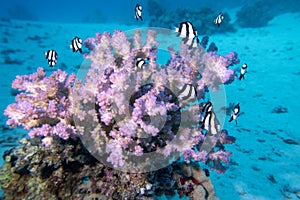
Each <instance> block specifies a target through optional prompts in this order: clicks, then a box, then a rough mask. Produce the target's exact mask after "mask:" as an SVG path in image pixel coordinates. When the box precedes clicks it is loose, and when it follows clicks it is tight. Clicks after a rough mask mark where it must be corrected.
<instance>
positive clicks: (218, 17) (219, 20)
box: [214, 12, 224, 27]
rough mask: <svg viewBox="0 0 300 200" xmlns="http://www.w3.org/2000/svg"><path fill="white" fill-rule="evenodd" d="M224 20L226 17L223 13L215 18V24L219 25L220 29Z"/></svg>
mask: <svg viewBox="0 0 300 200" xmlns="http://www.w3.org/2000/svg"><path fill="white" fill-rule="evenodd" d="M223 19H224V15H223V14H222V12H220V13H219V14H218V16H217V17H216V18H215V20H214V23H215V24H216V25H218V27H220V24H221V23H222V21H223Z"/></svg>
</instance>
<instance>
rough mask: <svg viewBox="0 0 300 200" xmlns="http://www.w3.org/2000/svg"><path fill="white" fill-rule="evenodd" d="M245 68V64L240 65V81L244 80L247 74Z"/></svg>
mask: <svg viewBox="0 0 300 200" xmlns="http://www.w3.org/2000/svg"><path fill="white" fill-rule="evenodd" d="M247 68H248V65H247V64H246V63H244V64H243V65H242V67H241V71H240V77H239V79H240V80H242V79H245V74H246V73H247Z"/></svg>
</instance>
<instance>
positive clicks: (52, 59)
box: [45, 49, 58, 67]
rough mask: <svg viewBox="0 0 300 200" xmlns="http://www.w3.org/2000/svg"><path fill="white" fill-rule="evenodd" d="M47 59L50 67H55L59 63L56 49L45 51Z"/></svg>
mask: <svg viewBox="0 0 300 200" xmlns="http://www.w3.org/2000/svg"><path fill="white" fill-rule="evenodd" d="M45 56H46V59H47V60H48V64H49V66H50V67H53V66H54V65H56V63H57V58H58V54H57V52H56V51H55V50H53V49H52V50H48V51H47V52H45Z"/></svg>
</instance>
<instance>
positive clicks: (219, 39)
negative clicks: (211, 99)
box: [0, 0, 300, 200]
mask: <svg viewBox="0 0 300 200" xmlns="http://www.w3.org/2000/svg"><path fill="white" fill-rule="evenodd" d="M0 2H1V4H0V5H1V7H0V18H1V19H2V20H1V21H2V22H1V26H0V34H1V38H0V41H1V43H0V51H1V55H0V56H1V59H0V69H1V70H0V76H1V81H0V82H1V84H0V94H1V95H0V100H1V102H0V112H1V113H3V112H4V109H5V108H6V106H7V105H8V104H10V103H13V102H14V98H15V96H14V91H13V90H11V89H10V87H11V83H12V81H13V80H14V78H15V76H16V75H22V74H29V73H32V72H34V71H36V68H37V67H38V66H44V67H45V68H46V70H47V73H51V72H52V71H53V70H52V69H49V68H48V66H47V63H46V60H45V58H44V55H43V54H44V52H45V51H46V50H47V49H49V48H55V49H56V50H58V51H59V63H58V65H57V66H56V67H57V68H62V69H64V70H67V71H74V70H76V69H78V68H76V66H77V65H78V63H79V64H80V63H81V62H82V61H83V58H82V57H81V56H80V55H79V54H78V55H76V57H74V55H73V53H72V52H71V51H70V49H69V43H70V39H72V38H73V37H74V36H75V35H80V37H81V38H83V39H84V38H86V37H90V36H94V35H95V32H97V31H99V32H103V31H109V32H112V31H113V30H114V29H120V30H123V31H126V30H131V29H134V28H139V27H147V25H148V20H149V16H150V13H149V12H150V11H149V10H147V9H146V6H147V4H148V1H146V0H141V1H139V2H136V1H132V0H129V1H122V0H119V1H100V0H98V1H96V0H92V1H91V0H90V1H79V0H76V1H71V0H65V1H58V0H52V1H51V2H49V1H48V2H45V1H37V0H28V1H20V0H15V1H3V0H1V1H0ZM251 2H253V1H252V0H241V1H238V0H231V1H221V0H216V1H212V0H192V1H188V2H187V1H179V0H177V1H174V0H173V1H171V0H165V1H159V4H160V5H161V6H162V7H163V8H165V9H167V10H168V11H172V10H173V11H174V12H176V8H182V7H184V8H187V9H194V10H195V9H198V8H199V9H200V8H201V7H202V6H207V7H209V8H212V9H213V10H216V11H218V12H219V11H224V12H225V11H226V12H228V13H229V15H230V17H231V19H232V23H233V24H234V20H235V18H236V16H235V13H236V11H237V10H239V9H240V8H241V7H242V6H244V5H248V4H250V3H251ZM266 2H268V3H269V6H270V8H271V7H274V6H277V7H278V8H279V9H277V11H276V15H275V17H274V18H273V19H272V20H270V22H269V23H268V24H267V25H266V26H263V27H259V28H242V27H239V26H238V25H235V26H236V28H237V31H236V32H233V33H224V34H222V33H217V34H211V35H209V36H210V41H214V42H215V43H216V44H217V46H218V47H219V53H221V54H226V53H228V52H230V51H236V52H238V53H239V57H240V59H241V64H242V63H243V62H246V63H247V64H248V66H249V70H248V73H247V74H246V79H245V80H243V81H236V82H235V83H233V84H232V85H229V86H226V96H227V99H226V100H227V104H228V105H229V104H230V103H237V102H239V103H240V104H241V109H242V112H244V114H243V115H242V116H240V118H239V119H238V125H235V124H234V123H225V124H224V128H226V129H227V130H228V131H229V133H230V134H231V135H233V136H235V137H236V138H237V141H236V144H235V145H232V146H230V145H229V146H228V147H226V148H228V150H230V151H231V152H233V156H232V157H231V163H230V165H229V166H228V170H227V172H226V173H225V174H222V175H219V174H216V173H215V172H211V178H212V181H213V184H214V186H215V189H216V192H217V196H218V197H219V198H220V199H221V200H223V199H225V200H232V199H264V200H265V199H300V164H299V163H300V162H299V160H300V131H299V128H298V124H299V120H300V115H299V113H300V106H299V99H300V92H299V88H300V83H299V80H300V79H299V78H300V56H299V55H300V37H299V35H300V14H299V13H300V1H297V0H286V1H282V0H277V1H275V0H273V1H270V0H266ZM136 3H140V4H141V5H143V7H144V12H143V18H144V21H143V22H140V21H138V22H137V21H136V20H135V19H134V17H133V16H134V12H133V9H134V6H135V4H136ZM258 10H259V9H258ZM265 12H268V10H266V11H265ZM253 17H254V18H255V17H257V16H256V15H253ZM257 20H259V19H257ZM6 21H9V22H6ZM173 25H174V26H175V25H176V24H173ZM173 25H172V26H173ZM46 33H47V34H46ZM35 36H37V37H40V39H39V40H38V41H36V40H34V39H32V40H31V39H30V38H34V37H35ZM28 38H29V39H28ZM4 41H6V42H4ZM8 50H10V51H8ZM7 56H9V59H11V61H12V62H6V61H7V59H6V58H7ZM13 61H14V62H13ZM0 119H1V121H0V123H1V124H0V125H1V129H0V134H1V140H0V147H1V149H0V153H1V154H3V152H4V151H5V150H7V149H9V148H11V147H13V146H15V145H17V140H18V139H19V138H21V137H25V136H26V132H25V131H23V130H21V129H8V127H7V126H6V125H5V121H6V118H5V117H4V116H3V115H1V117H0ZM2 163H3V160H1V161H0V164H2Z"/></svg>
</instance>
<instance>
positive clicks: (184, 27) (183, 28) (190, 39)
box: [175, 21, 200, 47]
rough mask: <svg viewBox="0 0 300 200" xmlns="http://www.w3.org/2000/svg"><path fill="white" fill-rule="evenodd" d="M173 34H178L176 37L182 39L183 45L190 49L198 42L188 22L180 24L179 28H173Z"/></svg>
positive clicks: (192, 27) (196, 35) (195, 32)
mask: <svg viewBox="0 0 300 200" xmlns="http://www.w3.org/2000/svg"><path fill="white" fill-rule="evenodd" d="M175 32H176V33H178V34H177V37H182V38H183V41H184V43H185V44H187V45H189V46H190V47H197V44H198V43H199V42H200V41H199V38H198V34H197V30H196V29H195V27H194V26H193V24H192V23H191V22H189V21H185V22H181V23H180V25H179V28H178V27H176V28H175Z"/></svg>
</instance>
